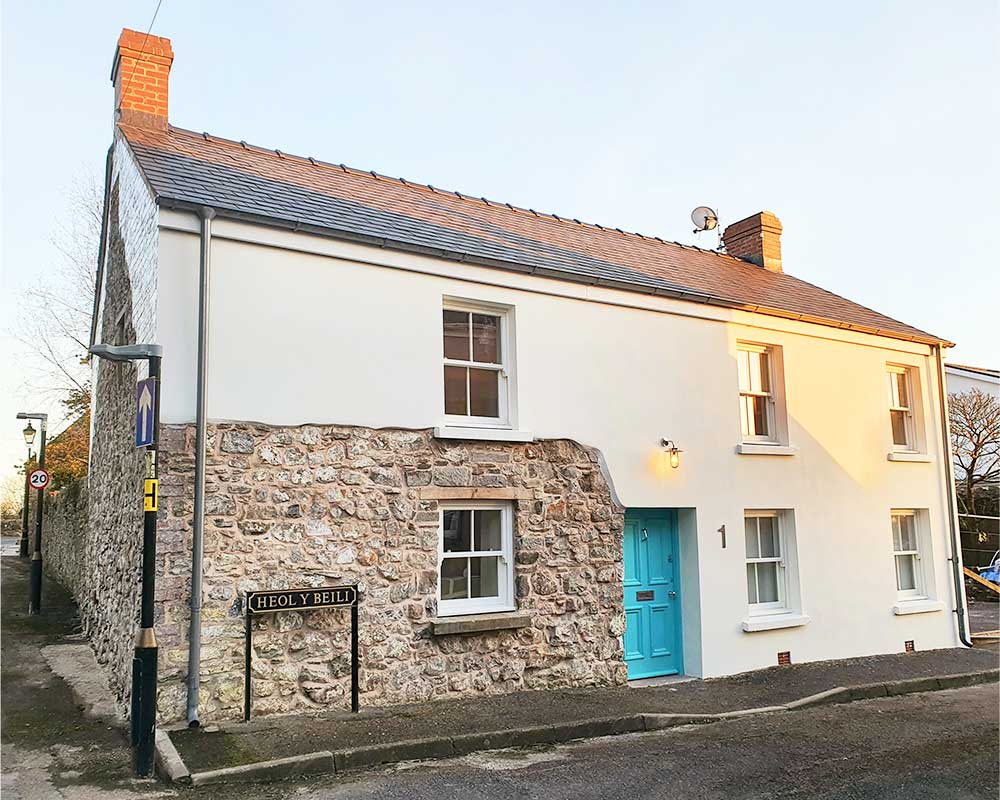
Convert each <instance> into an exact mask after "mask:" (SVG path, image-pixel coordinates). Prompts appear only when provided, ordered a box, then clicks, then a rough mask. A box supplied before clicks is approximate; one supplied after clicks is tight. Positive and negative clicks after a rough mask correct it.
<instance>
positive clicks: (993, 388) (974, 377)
mask: <svg viewBox="0 0 1000 800" xmlns="http://www.w3.org/2000/svg"><path fill="white" fill-rule="evenodd" d="M944 376H945V380H946V381H947V385H948V391H949V393H951V394H961V393H962V392H969V391H972V390H973V389H978V390H979V391H981V392H983V393H984V394H988V395H992V396H993V397H1000V370H997V369H987V368H986V367H970V366H967V365H965V364H945V365H944Z"/></svg>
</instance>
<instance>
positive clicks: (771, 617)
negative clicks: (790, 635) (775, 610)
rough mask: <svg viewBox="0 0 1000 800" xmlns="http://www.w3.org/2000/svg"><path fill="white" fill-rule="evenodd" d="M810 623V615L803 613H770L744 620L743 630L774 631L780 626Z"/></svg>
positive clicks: (796, 625) (798, 625)
mask: <svg viewBox="0 0 1000 800" xmlns="http://www.w3.org/2000/svg"><path fill="white" fill-rule="evenodd" d="M808 624H809V617H807V616H805V615H803V614H794V613H787V614H768V615H766V616H765V615H763V614H762V615H761V616H759V617H748V618H747V619H745V620H743V630H744V631H745V632H746V633H756V632H757V631H773V630H776V629H778V628H799V627H801V626H803V625H808Z"/></svg>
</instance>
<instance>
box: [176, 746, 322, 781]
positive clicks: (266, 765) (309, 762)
mask: <svg viewBox="0 0 1000 800" xmlns="http://www.w3.org/2000/svg"><path fill="white" fill-rule="evenodd" d="M333 771H334V761H333V753H331V752H330V751H329V750H320V751H319V752H316V753H306V754H305V755H301V756H289V757H288V758H276V759H274V760H272V761H258V762H256V763H255V764H242V765H241V766H238V767H224V768H223V769H212V770H208V771H206V772H195V773H193V774H192V775H191V783H193V784H194V785H195V786H204V785H206V784H209V783H235V782H237V781H275V780H281V779H283V778H291V777H295V776H298V775H322V774H324V773H327V772H333Z"/></svg>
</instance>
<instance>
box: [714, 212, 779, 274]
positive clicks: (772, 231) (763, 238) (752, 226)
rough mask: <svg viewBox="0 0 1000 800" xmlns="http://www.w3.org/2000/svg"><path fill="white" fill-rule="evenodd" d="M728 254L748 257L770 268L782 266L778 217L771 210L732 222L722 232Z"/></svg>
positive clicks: (773, 270) (745, 258)
mask: <svg viewBox="0 0 1000 800" xmlns="http://www.w3.org/2000/svg"><path fill="white" fill-rule="evenodd" d="M722 242H723V244H725V246H726V252H727V253H729V255H731V256H736V257H737V258H742V259H743V260H744V261H750V262H752V263H754V264H756V265H757V266H760V267H763V268H764V269H766V270H770V271H771V272H782V271H783V270H782V269H781V220H779V219H778V218H777V217H776V216H774V214H772V213H771V212H770V211H761V212H760V213H759V214H754V215H753V216H752V217H747V218H746V219H741V220H740V221H739V222H734V223H733V224H732V225H730V226H728V227H727V228H726V229H725V230H724V231H723V232H722Z"/></svg>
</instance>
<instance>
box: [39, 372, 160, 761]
mask: <svg viewBox="0 0 1000 800" xmlns="http://www.w3.org/2000/svg"><path fill="white" fill-rule="evenodd" d="M160 361H161V358H160V357H159V356H150V357H149V359H148V362H149V377H150V378H152V379H153V382H154V388H155V389H156V391H155V392H154V393H153V441H152V444H150V445H149V446H148V447H147V448H146V478H147V479H152V480H156V476H157V463H156V461H157V458H156V457H157V447H158V444H159V437H160ZM42 435H43V439H42V441H43V442H44V441H45V439H44V433H43V434H42ZM143 494H144V495H145V491H144V492H143ZM156 494H159V492H158V491H157V492H156ZM154 497H155V495H154ZM157 502H158V499H157ZM153 505H154V506H155V505H156V503H154V504H153ZM156 513H157V512H156V510H155V509H154V510H148V508H147V510H145V511H144V512H143V519H142V603H141V608H140V612H139V633H138V635H137V636H136V640H135V657H134V659H133V661H132V664H133V667H132V669H133V675H132V686H133V687H136V686H138V690H139V697H138V699H136V698H133V700H132V708H133V715H132V741H133V742H134V743H135V750H134V766H135V774H136V775H138V776H140V777H147V776H150V775H152V774H153V756H154V745H155V736H156V662H157V646H156V633H155V631H154V630H153V615H154V607H155V599H156V597H155V595H156ZM136 711H137V712H138V713H135V712H136Z"/></svg>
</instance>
